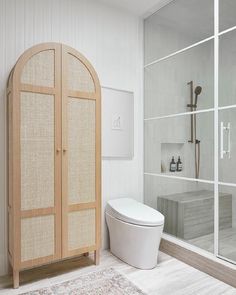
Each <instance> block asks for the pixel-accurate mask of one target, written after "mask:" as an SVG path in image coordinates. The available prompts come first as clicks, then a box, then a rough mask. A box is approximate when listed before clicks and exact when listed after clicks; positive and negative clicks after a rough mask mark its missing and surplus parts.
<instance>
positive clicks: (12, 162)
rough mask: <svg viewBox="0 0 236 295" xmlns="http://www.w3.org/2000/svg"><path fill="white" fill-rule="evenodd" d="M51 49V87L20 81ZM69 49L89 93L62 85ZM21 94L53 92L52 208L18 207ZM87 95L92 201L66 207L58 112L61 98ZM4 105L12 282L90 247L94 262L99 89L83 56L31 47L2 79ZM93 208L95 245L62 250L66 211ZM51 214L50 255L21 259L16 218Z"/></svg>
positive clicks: (62, 123)
mask: <svg viewBox="0 0 236 295" xmlns="http://www.w3.org/2000/svg"><path fill="white" fill-rule="evenodd" d="M47 50H53V51H54V86H53V87H45V86H37V85H31V84H25V83H21V74H22V71H23V68H24V66H25V64H26V63H27V62H28V61H29V59H30V58H32V57H33V56H34V55H36V54H38V53H40V52H43V51H47ZM67 53H69V54H72V55H73V56H75V57H76V58H77V59H79V60H80V62H81V63H82V64H83V65H85V66H86V68H87V69H88V71H89V73H90V74H91V77H92V79H93V82H94V86H95V92H94V93H89V92H83V91H81V92H80V91H72V90H69V89H67V87H66V82H65V81H66V73H65V72H64V70H65V68H66V64H65V62H66V58H65V55H66V54H67ZM21 92H32V93H38V94H47V95H53V97H54V136H55V138H54V207H49V208H35V209H31V210H21V142H20V126H21V111H20V96H21ZM70 96H73V97H78V98H80V99H93V100H95V102H96V132H95V133H96V139H95V143H96V147H95V150H96V154H95V161H96V164H95V167H96V180H95V183H96V200H95V202H91V203H81V204H75V205H69V204H68V199H67V171H68V170H65V169H67V165H68V163H67V162H68V160H67V154H66V153H65V152H64V151H66V150H67V145H66V144H67V143H66V140H65V138H66V134H67V130H66V127H67V122H66V120H67V118H66V111H65V110H66V109H65V110H63V107H64V106H65V102H66V100H67V97H70ZM7 105H8V163H9V165H8V196H9V197H8V223H9V237H8V245H9V247H8V253H9V261H10V264H11V266H12V269H13V284H14V287H15V288H17V287H18V286H19V272H20V271H21V270H23V269H26V268H32V267H36V266H39V265H42V264H47V263H51V262H53V261H58V260H61V259H64V258H66V257H71V256H75V255H79V254H83V253H87V252H90V251H94V255H95V262H96V264H97V263H98V262H99V251H100V241H101V240H100V235H101V229H100V228H101V221H100V220H101V87H100V83H99V79H98V76H97V74H96V72H95V70H94V68H93V67H92V65H91V64H90V63H89V62H88V60H87V59H86V58H85V57H84V56H83V55H81V54H80V53H78V52H77V51H76V50H75V49H72V48H70V47H69V46H66V45H63V44H59V43H43V44H39V45H36V46H34V47H32V48H30V49H28V50H27V51H25V53H24V54H23V55H22V56H21V57H20V58H19V60H18V61H17V63H16V65H15V67H14V68H13V70H12V71H11V73H10V75H9V79H8V83H7ZM91 208H94V209H95V212H96V238H95V241H96V243H95V244H94V245H92V246H91V245H89V246H88V247H83V248H82V249H81V248H80V249H77V250H75V251H68V247H67V243H68V241H67V240H66V239H67V235H68V228H67V226H68V225H67V218H68V216H67V215H68V212H71V211H74V210H76V211H79V210H85V209H91ZM47 215H53V216H54V241H55V244H54V254H53V255H49V256H45V257H40V258H37V259H32V260H27V261H21V220H22V219H24V218H30V217H36V216H47Z"/></svg>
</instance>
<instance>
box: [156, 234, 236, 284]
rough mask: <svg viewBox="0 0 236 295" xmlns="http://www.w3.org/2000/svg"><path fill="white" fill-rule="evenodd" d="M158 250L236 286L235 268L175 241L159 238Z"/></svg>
mask: <svg viewBox="0 0 236 295" xmlns="http://www.w3.org/2000/svg"><path fill="white" fill-rule="evenodd" d="M160 250H161V251H163V252H165V253H167V254H169V255H171V256H173V257H175V258H177V259H179V260H181V261H183V262H185V263H187V264H189V265H191V266H193V267H195V268H197V269H199V270H200V271H203V272H205V273H207V274H209V275H211V276H213V277H215V278H217V279H218V280H221V281H223V282H225V283H227V284H229V285H231V286H233V287H235V288H236V280H235V278H236V270H235V269H233V268H229V267H227V266H224V265H222V264H220V263H219V262H216V261H213V260H210V259H208V258H206V257H204V256H202V255H200V254H198V253H196V252H193V251H190V250H188V249H186V248H184V247H181V246H179V245H177V244H175V243H172V242H170V241H167V240H165V239H162V240H161V245H160Z"/></svg>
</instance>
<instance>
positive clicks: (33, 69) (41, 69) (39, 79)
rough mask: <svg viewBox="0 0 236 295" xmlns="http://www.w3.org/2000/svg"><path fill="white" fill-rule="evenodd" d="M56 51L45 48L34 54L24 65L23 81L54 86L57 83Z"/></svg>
mask: <svg viewBox="0 0 236 295" xmlns="http://www.w3.org/2000/svg"><path fill="white" fill-rule="evenodd" d="M54 69H55V53H54V50H44V51H41V52H39V53H37V54H35V55H33V56H32V57H31V58H30V59H29V60H28V61H27V62H26V64H25V65H24V68H23V71H22V75H21V83H23V84H30V85H37V86H46V87H54V84H55V82H54V81H55V73H54Z"/></svg>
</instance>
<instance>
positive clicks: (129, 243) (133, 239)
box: [105, 198, 164, 269]
mask: <svg viewBox="0 0 236 295" xmlns="http://www.w3.org/2000/svg"><path fill="white" fill-rule="evenodd" d="M105 214H106V222H107V225H108V230H109V235H110V248H111V253H112V254H114V255H115V256H117V257H118V258H120V259H121V260H123V261H124V262H126V263H128V264H130V265H132V266H134V267H137V268H141V269H151V268H154V267H155V266H156V265H157V256H158V250H159V245H160V240H161V235H162V231H163V226H164V216H163V215H162V214H161V213H160V212H158V211H157V210H154V209H152V208H150V207H148V206H146V205H144V204H142V203H139V202H137V201H135V200H133V199H129V198H122V199H116V200H111V201H109V202H108V203H107V206H106V213H105Z"/></svg>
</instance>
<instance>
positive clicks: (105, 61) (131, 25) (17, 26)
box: [0, 0, 143, 275]
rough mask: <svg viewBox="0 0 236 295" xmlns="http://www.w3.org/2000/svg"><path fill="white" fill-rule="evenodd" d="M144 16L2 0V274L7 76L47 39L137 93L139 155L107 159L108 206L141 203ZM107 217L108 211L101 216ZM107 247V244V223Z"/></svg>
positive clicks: (80, 4) (0, 257) (72, 4)
mask: <svg viewBox="0 0 236 295" xmlns="http://www.w3.org/2000/svg"><path fill="white" fill-rule="evenodd" d="M141 36H142V20H140V19H139V18H138V17H136V16H134V15H132V14H130V13H128V12H126V11H124V10H119V9H117V8H112V7H110V6H109V7H108V6H106V5H104V4H102V3H99V1H95V0H40V1H39V0H0V163H1V165H0V236H1V237H4V239H0V275H3V274H5V273H6V272H7V265H8V263H7V247H6V245H7V222H6V187H7V186H6V181H7V178H6V151H7V149H6V96H5V89H6V80H7V77H8V74H9V71H10V69H11V68H12V67H13V65H14V64H15V62H16V61H17V59H18V58H19V56H20V55H21V54H22V53H23V52H24V51H25V50H26V49H28V48H29V47H31V46H33V45H35V44H38V43H42V42H50V41H52V42H60V43H64V44H67V45H69V46H72V47H74V48H75V49H77V50H78V51H79V52H81V53H82V54H84V55H85V56H86V57H87V58H88V59H89V60H90V61H91V63H92V64H93V65H94V67H95V69H96V71H97V73H98V76H99V78H100V82H101V84H102V85H103V86H108V87H113V88H118V89H125V90H129V91H133V92H134V114H135V118H134V122H135V123H134V158H133V159H132V160H129V161H123V160H122V161H113V160H106V161H103V163H102V199H103V208H104V207H105V204H106V201H107V200H108V199H110V198H117V197H122V196H126V197H133V198H136V199H137V200H140V201H142V191H143V186H142V162H143V160H142V157H143V155H142V146H143V144H142V42H141ZM102 215H103V214H102ZM102 227H103V229H102V232H103V246H104V247H107V231H106V227H105V221H104V220H103V224H102Z"/></svg>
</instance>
